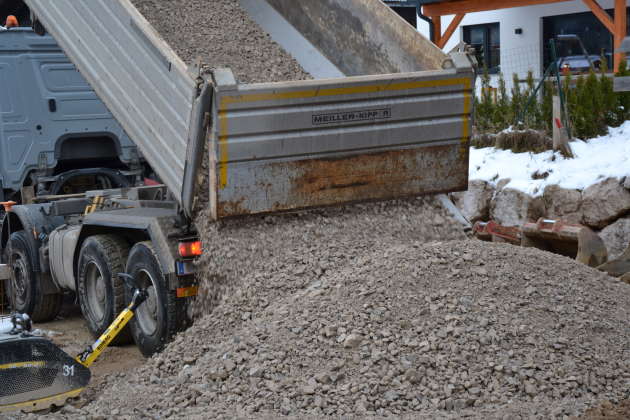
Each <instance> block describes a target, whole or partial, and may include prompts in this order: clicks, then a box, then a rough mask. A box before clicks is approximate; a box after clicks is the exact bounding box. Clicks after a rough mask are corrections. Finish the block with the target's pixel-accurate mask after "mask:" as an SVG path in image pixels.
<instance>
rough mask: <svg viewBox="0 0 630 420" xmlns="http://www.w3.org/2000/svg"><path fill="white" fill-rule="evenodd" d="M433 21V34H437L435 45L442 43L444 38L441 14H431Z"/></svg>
mask: <svg viewBox="0 0 630 420" xmlns="http://www.w3.org/2000/svg"><path fill="white" fill-rule="evenodd" d="M431 21H432V22H433V35H434V36H435V39H434V40H433V42H434V43H435V45H440V42H441V38H442V18H441V17H440V16H431Z"/></svg>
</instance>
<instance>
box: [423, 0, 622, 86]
mask: <svg viewBox="0 0 630 420" xmlns="http://www.w3.org/2000/svg"><path fill="white" fill-rule="evenodd" d="M626 3H627V4H630V1H627V2H626ZM599 4H600V5H601V6H602V7H603V8H604V9H608V8H614V0H599ZM588 11H590V9H589V8H588V7H587V6H586V5H585V4H584V2H583V1H582V0H573V1H567V2H562V3H552V4H545V5H539V6H526V7H515V8H511V9H502V10H495V11H489V12H477V13H469V14H467V15H466V16H465V17H464V19H463V20H462V23H461V24H460V26H459V28H458V29H457V30H456V31H455V33H454V34H453V36H452V37H451V39H450V40H449V42H448V43H447V44H446V46H445V47H444V51H447V52H448V51H450V50H451V49H453V48H454V47H455V46H456V45H457V44H458V43H459V42H460V41H462V40H463V34H462V29H461V28H462V26H467V25H476V24H481V23H494V22H499V23H500V31H501V72H502V73H503V74H504V75H505V79H506V83H507V85H508V88H511V85H512V84H511V79H512V74H513V73H517V74H518V75H519V77H520V78H525V76H527V72H528V71H529V70H532V71H533V72H534V77H536V78H539V77H540V76H541V73H542V59H543V58H542V42H543V39H542V37H543V34H542V18H543V17H545V16H556V15H563V14H570V13H580V12H588ZM452 19H453V16H443V17H442V31H445V30H446V28H447V27H448V25H449V24H450V22H451V20H452ZM516 28H522V29H523V33H522V34H521V35H516V34H515V33H514V30H515V29H516ZM418 30H419V31H420V32H421V33H422V34H424V35H425V36H427V37H428V36H429V25H428V23H426V22H425V21H423V20H419V23H418ZM496 80H497V76H493V77H492V84H493V85H496Z"/></svg>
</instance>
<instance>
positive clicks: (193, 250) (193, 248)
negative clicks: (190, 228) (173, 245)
mask: <svg viewBox="0 0 630 420" xmlns="http://www.w3.org/2000/svg"><path fill="white" fill-rule="evenodd" d="M202 252H203V250H202V247H201V241H194V242H180V243H179V255H180V256H181V257H183V258H191V257H198V256H200V255H201V254H202Z"/></svg>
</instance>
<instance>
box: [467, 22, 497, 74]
mask: <svg viewBox="0 0 630 420" xmlns="http://www.w3.org/2000/svg"><path fill="white" fill-rule="evenodd" d="M463 30H464V42H465V43H467V44H468V45H470V46H472V47H473V48H474V49H475V51H476V56H477V61H479V65H480V66H481V67H487V68H488V72H490V73H498V72H499V71H500V65H501V35H500V31H499V24H498V23H488V24H485V25H471V26H464V27H463Z"/></svg>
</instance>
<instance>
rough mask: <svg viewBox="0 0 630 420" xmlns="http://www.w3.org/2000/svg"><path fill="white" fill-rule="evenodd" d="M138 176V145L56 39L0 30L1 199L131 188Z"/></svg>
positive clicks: (16, 29) (24, 21)
mask: <svg viewBox="0 0 630 420" xmlns="http://www.w3.org/2000/svg"><path fill="white" fill-rule="evenodd" d="M19 18H21V19H22V22H20V24H27V23H28V24H30V22H29V21H28V19H26V18H25V17H24V16H20V17H19ZM5 19H6V16H0V22H1V23H4V22H5ZM140 175H141V162H140V157H139V154H138V150H137V148H136V146H135V145H134V144H133V143H132V142H131V140H130V139H129V137H128V136H127V135H126V134H125V131H124V130H123V128H122V127H121V126H120V125H119V124H118V122H117V121H116V120H115V119H114V118H113V116H112V115H111V114H110V112H109V110H108V109H107V107H106V106H105V104H104V103H103V102H102V101H101V100H100V99H99V98H98V96H97V95H96V94H95V93H94V91H93V90H92V88H91V87H90V85H89V84H88V83H87V82H86V80H85V79H84V78H83V76H82V75H81V73H80V72H79V71H78V70H77V69H76V67H75V66H74V65H73V64H72V63H71V61H70V60H69V59H68V57H67V56H66V55H65V54H64V52H63V51H62V50H61V48H60V47H59V46H58V45H57V43H56V42H55V40H54V39H53V38H52V37H51V36H49V35H46V36H39V35H37V34H36V33H34V31H33V29H31V28H30V27H26V26H20V27H14V28H4V27H1V26H0V201H6V200H9V199H11V200H14V201H18V202H21V201H27V200H26V197H22V195H23V194H24V195H26V194H28V196H29V197H32V196H36V195H62V194H76V193H82V192H84V191H87V190H89V189H107V188H119V187H125V186H129V185H131V184H133V183H134V182H135V181H137V180H139V179H140V178H139V176H140ZM25 188H26V190H25ZM30 188H32V189H30ZM25 191H28V193H25ZM23 198H24V200H22V199H23Z"/></svg>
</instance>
